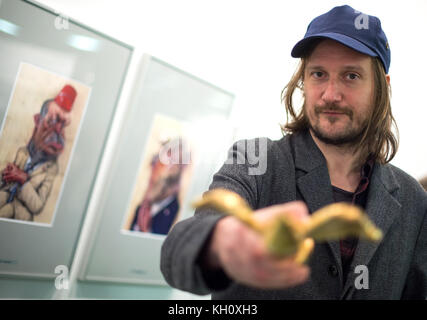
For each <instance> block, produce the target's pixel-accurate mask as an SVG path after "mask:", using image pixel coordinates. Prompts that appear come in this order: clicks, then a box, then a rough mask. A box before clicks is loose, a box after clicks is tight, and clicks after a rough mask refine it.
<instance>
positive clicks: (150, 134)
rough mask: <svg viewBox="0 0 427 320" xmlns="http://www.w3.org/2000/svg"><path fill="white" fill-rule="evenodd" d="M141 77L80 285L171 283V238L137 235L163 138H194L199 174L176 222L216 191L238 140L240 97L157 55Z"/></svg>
mask: <svg viewBox="0 0 427 320" xmlns="http://www.w3.org/2000/svg"><path fill="white" fill-rule="evenodd" d="M136 74H137V75H138V76H137V79H136V80H135V85H134V88H133V90H132V92H133V94H132V98H131V101H130V103H129V105H128V107H127V108H126V110H125V111H124V116H123V121H122V124H121V126H120V129H117V130H118V132H120V134H118V135H116V137H117V139H116V141H115V144H114V148H113V151H111V156H110V157H109V159H105V161H106V162H108V163H109V164H108V166H107V165H106V166H105V167H104V170H105V172H104V174H103V175H102V176H100V177H99V180H98V181H97V185H96V190H97V192H96V194H95V195H94V199H93V203H92V208H91V209H92V210H91V212H89V213H88V214H90V215H91V220H90V221H87V223H86V225H85V226H84V230H85V231H84V237H85V238H86V239H82V240H81V243H79V249H80V250H79V249H78V253H77V255H78V259H77V261H78V262H77V263H76V265H75V266H74V271H75V272H77V273H78V279H79V280H80V281H101V282H117V283H131V284H150V285H166V282H165V280H164V279H163V276H162V274H161V272H160V249H161V245H162V243H163V241H164V239H165V237H166V234H162V233H159V232H158V231H156V230H153V229H154V228H153V227H152V229H151V230H149V231H143V232H141V231H135V230H129V225H130V221H132V220H133V218H132V217H134V215H135V214H136V213H135V208H136V207H137V205H138V204H140V203H141V202H140V200H141V198H144V197H145V196H144V190H147V188H149V187H147V185H148V184H149V182H148V181H151V180H150V178H149V177H150V163H151V166H152V165H153V163H154V161H153V160H152V159H153V155H154V156H156V155H158V154H161V152H162V151H158V150H159V148H158V147H159V146H160V145H161V143H160V142H159V141H160V140H162V138H159V137H163V138H165V137H166V139H168V138H171V137H172V138H173V137H186V138H185V139H187V140H186V141H189V142H190V145H191V163H192V168H191V170H189V173H188V174H187V175H186V179H185V178H183V180H186V181H187V182H186V183H181V187H180V189H179V190H180V191H183V190H184V192H179V198H180V199H181V200H180V205H179V207H180V208H179V213H178V215H177V218H176V219H175V221H173V223H176V222H177V221H180V220H182V219H185V218H187V217H189V216H191V215H192V214H193V213H194V210H193V209H192V207H191V202H192V200H194V199H195V198H197V197H199V196H201V194H202V192H204V191H205V190H206V189H207V188H208V186H209V184H210V182H211V179H212V176H213V174H214V172H215V170H217V169H218V167H219V165H220V164H221V163H222V162H223V161H224V160H225V159H226V155H227V150H228V148H229V147H230V145H231V142H232V133H233V132H232V128H231V127H230V125H229V122H228V120H229V118H230V114H231V110H232V104H233V100H234V96H233V94H231V93H229V92H227V91H225V90H223V89H221V88H219V87H217V86H214V85H212V84H210V83H208V82H206V81H204V80H201V79H199V78H197V77H195V76H193V75H191V74H189V73H187V72H185V71H182V70H180V69H178V68H176V67H174V66H172V65H170V64H168V63H166V62H164V61H162V60H160V59H158V58H155V57H153V56H151V55H149V54H144V55H143V56H142V58H141V64H140V68H139V69H138V71H137V72H136ZM165 128H166V129H167V130H162V129H165ZM167 141H170V140H167ZM153 146H154V147H153ZM160 150H164V149H160ZM156 152H157V153H156ZM181 156H182V154H181ZM152 168H153V167H152ZM184 175H185V174H183V176H184ZM152 176H153V175H151V177H152ZM141 177H142V181H141ZM144 177H145V178H144ZM144 179H145V180H144ZM144 181H145V182H144ZM144 183H145V186H144ZM135 199H136V202H135ZM167 210H169V209H167ZM170 210H172V209H170ZM152 214H153V212H152ZM129 215H131V216H132V217H131V218H129ZM153 216H154V214H153ZM135 221H136V219H135ZM153 224H154V222H153ZM153 224H152V225H151V226H153ZM125 226H127V227H125ZM172 227H173V226H172ZM168 228H169V227H168ZM167 230H169V229H167ZM76 270H77V271H76Z"/></svg>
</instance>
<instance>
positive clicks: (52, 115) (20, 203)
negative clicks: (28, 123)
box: [0, 85, 77, 221]
mask: <svg viewBox="0 0 427 320" xmlns="http://www.w3.org/2000/svg"><path fill="white" fill-rule="evenodd" d="M76 95H77V93H76V91H75V89H74V88H73V87H72V86H70V85H66V86H64V87H63V89H62V90H61V92H60V93H59V94H58V95H57V96H56V97H55V99H49V100H47V101H45V102H44V103H43V105H42V108H41V110H40V113H39V114H36V115H35V116H34V130H33V134H32V137H31V139H30V141H29V143H28V145H27V146H26V147H21V148H19V149H18V152H17V153H16V157H15V161H14V162H13V163H9V164H8V165H7V166H6V168H5V169H4V170H3V172H2V185H1V188H0V217H1V218H9V219H17V220H25V221H33V220H34V215H37V214H39V213H40V212H41V211H42V210H43V208H44V205H45V203H46V200H47V198H48V196H49V194H50V191H51V189H52V185H53V182H54V178H55V176H56V175H57V173H58V165H57V163H56V160H57V158H58V156H59V155H60V154H61V153H62V150H63V149H64V143H65V140H64V139H65V138H64V127H66V126H67V125H69V123H70V121H71V120H70V111H71V108H72V105H73V103H74V99H75V97H76Z"/></svg>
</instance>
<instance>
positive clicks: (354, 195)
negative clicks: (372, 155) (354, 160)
mask: <svg viewBox="0 0 427 320" xmlns="http://www.w3.org/2000/svg"><path fill="white" fill-rule="evenodd" d="M373 165H374V162H373V161H372V160H369V161H367V162H366V163H365V165H364V166H363V167H362V170H361V177H362V178H361V179H360V183H359V185H358V187H357V188H356V191H355V192H349V191H346V190H342V189H340V188H337V187H334V186H332V190H333V194H334V200H335V202H348V203H352V204H355V205H358V206H359V207H361V208H363V209H364V208H365V207H366V200H367V196H368V187H369V179H370V177H371V175H372V168H373ZM357 242H358V239H357V238H354V237H350V238H347V239H343V240H341V241H340V251H341V262H342V267H343V270H342V271H343V275H344V279H346V278H347V275H348V272H349V267H350V264H351V261H352V260H353V256H354V252H355V251H356V248H357Z"/></svg>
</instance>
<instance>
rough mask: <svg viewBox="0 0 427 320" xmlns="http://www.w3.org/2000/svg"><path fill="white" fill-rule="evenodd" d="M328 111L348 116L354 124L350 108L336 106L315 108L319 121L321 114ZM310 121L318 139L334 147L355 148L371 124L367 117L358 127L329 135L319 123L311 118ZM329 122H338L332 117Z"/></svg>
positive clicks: (348, 127)
mask: <svg viewBox="0 0 427 320" xmlns="http://www.w3.org/2000/svg"><path fill="white" fill-rule="evenodd" d="M326 110H328V111H337V112H341V113H343V114H345V115H347V116H348V117H349V118H350V121H351V122H353V119H354V113H353V111H352V110H351V109H350V108H346V107H338V106H337V105H335V104H328V105H326V106H323V107H319V106H315V107H314V112H315V115H316V117H317V119H319V117H320V113H322V112H324V111H326ZM306 116H307V115H306ZM307 118H308V116H307ZM308 120H309V121H308V124H309V129H310V130H311V132H312V133H313V135H314V136H315V137H316V138H317V139H319V140H320V141H322V142H323V143H325V144H330V145H334V146H346V147H352V146H355V145H357V144H358V143H359V142H360V141H361V139H362V137H363V135H364V133H365V131H366V129H367V127H368V123H369V121H368V117H366V118H365V119H363V120H362V121H361V122H360V123H359V124H357V125H356V126H350V125H348V126H347V127H346V128H344V129H343V130H341V131H340V132H338V133H327V132H326V131H324V130H322V128H321V127H320V125H318V123H313V122H312V121H311V120H310V119H309V118H308ZM328 121H329V122H330V124H333V123H334V122H335V121H337V119H335V118H333V117H331V118H330V119H328Z"/></svg>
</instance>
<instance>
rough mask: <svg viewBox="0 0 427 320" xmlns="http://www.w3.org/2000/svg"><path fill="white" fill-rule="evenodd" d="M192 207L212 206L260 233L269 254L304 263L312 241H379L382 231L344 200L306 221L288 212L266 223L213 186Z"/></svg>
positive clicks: (233, 196) (227, 192)
mask: <svg viewBox="0 0 427 320" xmlns="http://www.w3.org/2000/svg"><path fill="white" fill-rule="evenodd" d="M193 207H195V208H212V209H215V210H217V211H220V212H222V213H224V214H227V215H231V216H234V217H236V218H237V219H239V220H240V221H242V222H243V223H245V224H246V225H248V226H249V227H251V228H252V229H253V230H255V231H256V232H258V233H259V234H261V236H262V237H263V238H264V241H265V243H266V245H267V248H268V250H269V251H270V253H271V254H273V255H275V256H277V257H286V256H294V260H295V261H296V262H297V263H301V264H302V263H305V262H306V260H307V258H308V257H309V256H310V254H311V252H312V251H313V249H314V244H315V242H323V241H330V240H339V239H344V238H346V237H349V236H354V237H361V238H364V239H367V240H370V241H380V240H381V239H382V232H381V230H380V229H378V228H377V227H376V226H375V225H374V224H373V223H372V222H371V220H370V219H369V217H368V216H367V214H366V213H364V212H363V210H362V209H360V208H359V207H357V206H355V205H352V204H347V203H344V202H339V203H333V204H330V205H327V206H325V207H323V208H321V209H319V210H317V211H315V212H313V214H311V216H310V217H309V219H307V220H306V221H301V220H297V219H296V218H294V217H293V216H291V215H279V216H277V217H276V218H273V219H271V220H270V221H268V223H262V224H261V223H259V222H258V221H257V220H256V219H254V215H253V210H252V209H251V208H250V206H249V204H248V203H247V202H246V201H245V200H244V199H243V198H242V197H241V196H240V195H238V194H237V193H235V192H232V191H230V190H226V189H213V190H211V191H208V192H206V193H205V194H204V196H203V197H202V198H201V199H199V200H197V201H195V202H194V203H193Z"/></svg>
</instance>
